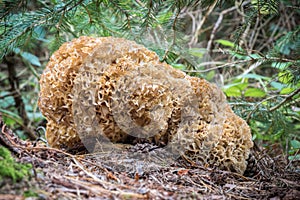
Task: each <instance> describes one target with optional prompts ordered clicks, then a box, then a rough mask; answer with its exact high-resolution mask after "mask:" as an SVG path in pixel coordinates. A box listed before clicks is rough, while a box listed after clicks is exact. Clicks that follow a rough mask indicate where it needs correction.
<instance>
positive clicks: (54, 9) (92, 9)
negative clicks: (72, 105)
mask: <svg viewBox="0 0 300 200" xmlns="http://www.w3.org/2000/svg"><path fill="white" fill-rule="evenodd" d="M81 35H89V36H90V35H91V36H115V37H124V38H127V39H131V40H135V41H136V42H138V43H141V44H143V45H145V46H146V47H147V48H149V49H151V50H153V51H155V52H156V53H157V54H158V55H159V56H160V59H161V60H162V61H165V62H167V63H169V64H171V65H172V66H174V67H175V68H178V69H180V70H183V71H185V72H187V73H189V74H191V75H193V76H198V77H202V78H205V79H207V80H209V81H210V82H215V83H216V84H218V86H219V87H220V88H222V89H223V91H224V92H225V94H226V95H227V97H228V101H229V102H230V105H231V106H232V108H233V109H234V111H235V112H236V113H237V114H238V115H240V116H241V117H242V118H244V119H245V120H246V121H247V122H248V123H249V125H250V126H251V129H252V133H253V139H254V140H255V141H256V144H258V146H260V147H262V146H263V147H265V148H266V149H269V150H270V153H273V154H274V155H278V154H284V155H285V156H286V159H287V161H288V162H294V161H298V162H299V160H300V154H299V149H300V134H299V133H300V98H299V96H300V4H299V1H297V0H290V1H288V0H282V1H278V0H251V1H250V0H248V1H244V0H240V1H232V0H226V1H225V0H202V1H201V0H198V1H197V0H177V1H173V0H172V1H171V0H164V1H162V0H71V1H70V0H69V1H68V0H34V1H28V0H0V112H1V113H2V115H3V117H4V119H5V123H6V124H7V125H8V126H9V127H11V128H12V129H13V130H14V131H15V133H17V134H18V135H19V137H21V138H23V139H26V138H30V139H36V138H37V137H38V136H39V134H38V132H39V131H38V128H39V127H44V126H45V119H44V118H43V116H42V115H41V113H40V112H39V110H38V107H37V101H38V93H39V76H40V74H41V73H42V72H43V69H44V68H45V66H46V64H47V61H48V60H49V57H50V56H51V54H52V53H53V52H54V51H55V50H57V49H58V48H59V46H60V45H61V44H62V43H63V42H65V41H70V40H71V39H72V38H76V37H79V36H81Z"/></svg>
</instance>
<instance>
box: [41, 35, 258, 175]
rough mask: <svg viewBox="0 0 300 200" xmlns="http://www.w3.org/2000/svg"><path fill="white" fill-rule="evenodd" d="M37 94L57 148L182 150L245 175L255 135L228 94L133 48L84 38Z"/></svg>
mask: <svg viewBox="0 0 300 200" xmlns="http://www.w3.org/2000/svg"><path fill="white" fill-rule="evenodd" d="M40 87H41V91H40V98H39V108H40V110H41V112H42V113H43V115H44V116H45V117H46V118H47V121H48V123H47V131H46V138H47V141H48V143H49V145H50V146H52V147H56V148H72V147H75V146H78V144H81V143H85V146H86V143H88V142H90V143H95V141H88V138H95V137H102V138H104V140H107V141H111V142H114V143H116V142H119V143H121V142H126V143H133V141H135V142H136V141H148V142H152V143H155V144H156V145H160V146H166V145H168V144H175V145H176V144H178V145H180V147H183V153H184V154H183V156H184V157H185V158H187V159H189V160H191V161H193V162H194V163H199V164H204V165H208V166H211V167H217V168H219V169H225V170H231V171H235V172H238V173H243V172H244V171H245V169H246V164H247V162H246V160H247V158H248V156H249V153H250V148H251V147H252V146H253V143H252V140H251V132H250V129H249V126H248V125H247V124H246V122H245V121H244V120H242V119H241V118H240V117H238V116H237V115H235V114H234V113H233V111H232V110H231V108H230V107H229V105H228V104H227V103H226V98H225V95H224V94H223V92H222V91H221V90H220V89H219V88H218V87H216V86H215V85H214V84H211V83H209V82H207V81H205V80H204V79H200V78H196V77H190V76H188V75H186V74H185V73H183V72H181V71H179V70H176V69H174V68H172V67H171V66H170V65H168V64H166V63H162V62H160V61H159V58H158V56H157V55H156V54H155V53H154V52H152V51H150V50H148V49H146V48H145V47H143V46H142V45H139V44H136V43H135V42H132V41H128V40H126V39H122V38H114V37H101V38H92V37H86V36H83V37H80V38H78V39H74V40H72V41H71V42H67V43H64V44H63V45H62V46H61V47H60V48H59V50H57V51H56V52H55V53H54V54H53V55H52V56H51V58H50V61H49V63H48V65H47V67H46V69H45V71H44V72H43V74H42V76H41V79H40ZM139 139H141V140H139ZM85 140H87V141H85ZM89 150H93V149H92V148H91V149H89Z"/></svg>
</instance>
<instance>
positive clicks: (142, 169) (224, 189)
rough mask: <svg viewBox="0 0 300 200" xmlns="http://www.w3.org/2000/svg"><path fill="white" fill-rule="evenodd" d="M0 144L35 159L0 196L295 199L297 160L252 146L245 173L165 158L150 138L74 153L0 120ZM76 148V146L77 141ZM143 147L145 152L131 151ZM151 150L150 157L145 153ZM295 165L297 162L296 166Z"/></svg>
mask: <svg viewBox="0 0 300 200" xmlns="http://www.w3.org/2000/svg"><path fill="white" fill-rule="evenodd" d="M0 131H1V132H0V144H1V145H2V146H5V147H7V148H8V149H10V150H11V152H13V154H14V155H15V158H16V159H17V160H18V161H20V162H24V163H31V164H32V165H33V170H32V176H31V177H30V178H29V179H24V180H23V181H21V182H17V183H12V182H10V180H4V181H3V182H2V183H1V185H0V200H1V199H24V198H25V197H24V191H28V190H30V191H34V193H35V194H37V197H30V198H28V199H272V200H277V199H284V200H288V199H297V198H299V197H300V174H299V171H298V172H297V169H298V170H299V163H298V166H297V163H288V164H287V163H286V162H285V161H284V160H283V159H282V156H277V157H270V156H269V155H268V154H266V153H265V152H264V151H261V150H259V148H258V147H256V148H254V149H253V150H252V154H251V158H250V160H249V165H248V169H247V171H246V173H245V174H244V175H240V174H237V173H233V172H228V171H221V170H217V169H211V168H206V167H205V166H200V165H199V166H192V165H191V164H190V163H189V162H188V161H187V160H184V159H177V160H175V161H174V160H168V159H166V160H164V159H161V157H159V158H160V159H159V158H158V159H156V157H155V155H156V154H159V153H160V149H159V148H157V147H155V146H152V145H151V144H137V145H135V146H128V145H126V146H123V147H122V148H121V149H122V150H121V151H116V152H110V153H105V152H103V153H97V154H82V152H81V154H79V153H80V151H78V150H76V151H75V153H74V150H73V152H72V154H71V153H70V152H69V153H67V152H65V151H62V150H58V149H54V148H50V147H47V146H46V145H45V143H43V142H29V141H22V140H20V139H19V138H18V137H16V136H15V135H14V133H13V132H12V131H11V130H10V129H9V128H7V127H6V126H5V124H4V123H3V122H2V121H1V122H0ZM78 149H80V148H79V147H78ZM135 153H141V155H143V153H145V155H148V157H147V156H145V157H143V156H142V157H141V156H133V155H135ZM149 155H151V156H150V157H151V159H149ZM296 167H298V168H296Z"/></svg>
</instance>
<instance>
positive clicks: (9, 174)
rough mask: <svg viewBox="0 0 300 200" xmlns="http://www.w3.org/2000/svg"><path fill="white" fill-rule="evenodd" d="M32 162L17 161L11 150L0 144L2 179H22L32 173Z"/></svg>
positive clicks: (0, 176)
mask: <svg viewBox="0 0 300 200" xmlns="http://www.w3.org/2000/svg"><path fill="white" fill-rule="evenodd" d="M31 168H32V166H31V165H30V164H21V163H17V162H15V160H14V159H13V157H12V156H11V154H10V151H9V150H8V149H6V148H4V147H1V146H0V180H1V179H4V178H11V179H12V180H13V181H14V182H16V181H20V180H22V179H23V178H24V177H27V176H29V175H30V169H31Z"/></svg>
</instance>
